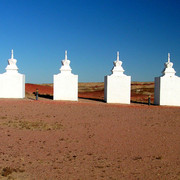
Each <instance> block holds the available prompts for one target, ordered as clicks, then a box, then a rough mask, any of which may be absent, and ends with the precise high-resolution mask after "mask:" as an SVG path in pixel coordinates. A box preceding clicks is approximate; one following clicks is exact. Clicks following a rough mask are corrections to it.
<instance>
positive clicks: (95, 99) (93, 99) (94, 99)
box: [78, 97, 105, 103]
mask: <svg viewBox="0 0 180 180" xmlns="http://www.w3.org/2000/svg"><path fill="white" fill-rule="evenodd" d="M78 99H85V100H91V101H98V102H103V103H105V101H104V100H102V99H97V98H86V97H78Z"/></svg>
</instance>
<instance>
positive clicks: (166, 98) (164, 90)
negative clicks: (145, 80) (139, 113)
mask: <svg viewBox="0 0 180 180" xmlns="http://www.w3.org/2000/svg"><path fill="white" fill-rule="evenodd" d="M154 104H156V105H169V106H180V78H179V77H178V76H163V77H156V78H155V88H154Z"/></svg>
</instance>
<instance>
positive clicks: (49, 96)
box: [33, 92, 53, 100]
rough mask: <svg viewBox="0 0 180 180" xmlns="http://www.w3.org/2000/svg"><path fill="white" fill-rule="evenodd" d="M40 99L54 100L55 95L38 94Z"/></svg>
mask: <svg viewBox="0 0 180 180" xmlns="http://www.w3.org/2000/svg"><path fill="white" fill-rule="evenodd" d="M33 94H34V95H35V94H36V93H35V92H33ZM38 97H41V98H46V99H50V100H53V95H50V94H38Z"/></svg>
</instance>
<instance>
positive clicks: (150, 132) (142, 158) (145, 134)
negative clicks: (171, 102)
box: [0, 99, 180, 180]
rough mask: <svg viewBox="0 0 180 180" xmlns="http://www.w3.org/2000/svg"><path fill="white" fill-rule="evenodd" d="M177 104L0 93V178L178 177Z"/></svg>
mask: <svg viewBox="0 0 180 180" xmlns="http://www.w3.org/2000/svg"><path fill="white" fill-rule="evenodd" d="M179 127H180V108H178V107H159V106H147V105H140V104H131V105H115V104H113V105H110V104H105V103H103V102H97V101H89V102H86V101H85V102H84V100H80V101H79V102H63V101H51V100H40V101H35V100H30V99H23V100H7V99H6V100H4V99H0V134H1V136H0V179H18V180H19V179H22V180H26V179H29V180H32V179H38V180H41V179H42V180H45V179H47V180H57V179H58V180H59V179H62V180H69V179H70V180H71V179H72V180H78V179H79V180H95V179H97V180H99V179H107V180H109V179H118V180H119V179H123V180H124V179H125V180H126V179H127V180H131V179H133V180H136V179H144V180H155V179H162V180H169V179H180V134H179Z"/></svg>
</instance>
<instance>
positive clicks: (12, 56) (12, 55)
mask: <svg viewBox="0 0 180 180" xmlns="http://www.w3.org/2000/svg"><path fill="white" fill-rule="evenodd" d="M11 59H14V54H13V49H12V50H11Z"/></svg>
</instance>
